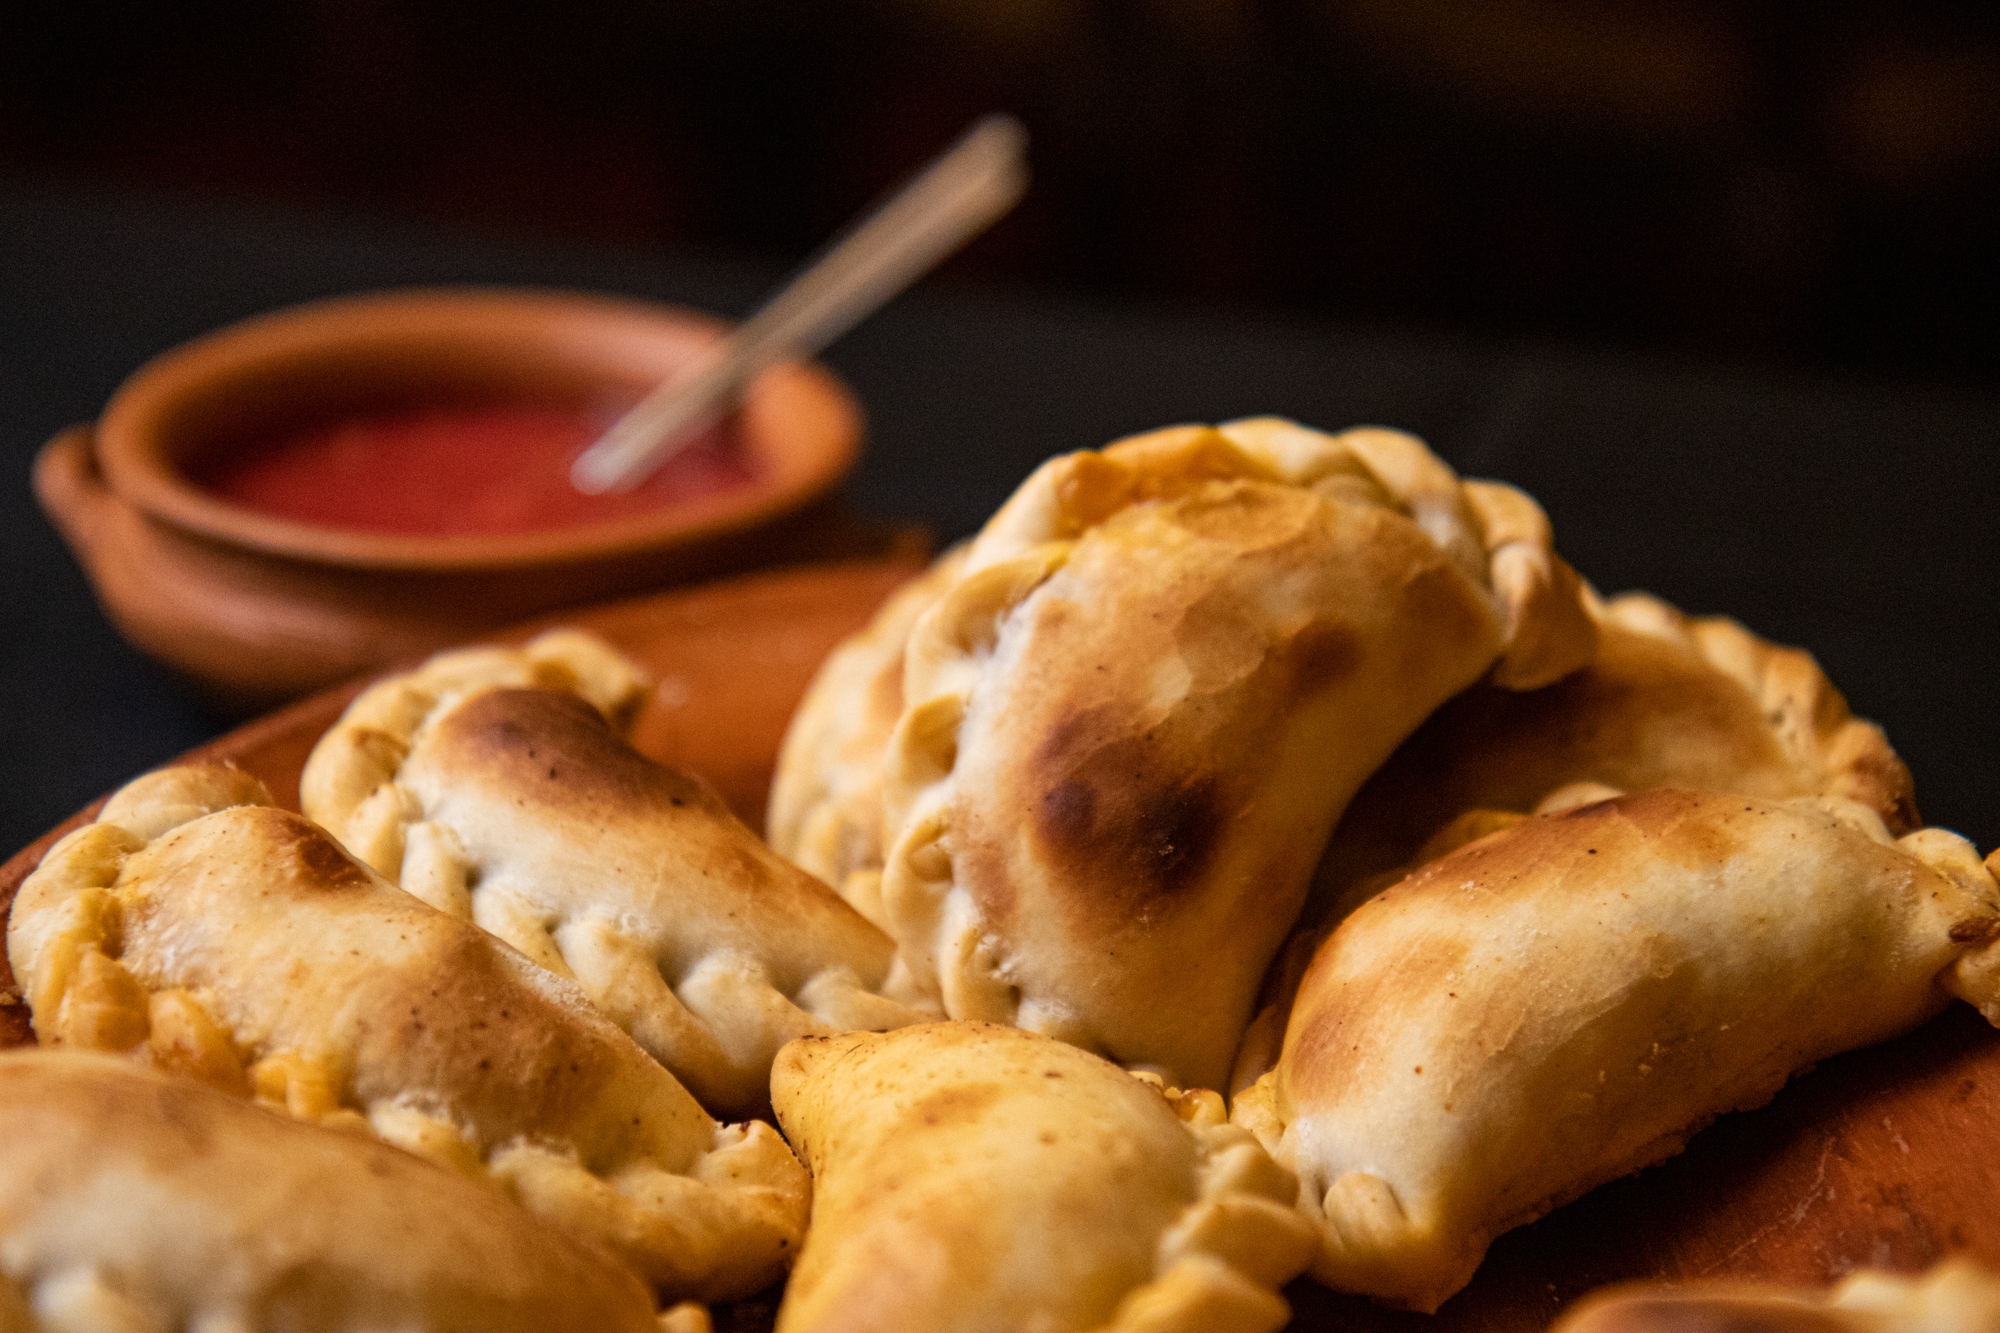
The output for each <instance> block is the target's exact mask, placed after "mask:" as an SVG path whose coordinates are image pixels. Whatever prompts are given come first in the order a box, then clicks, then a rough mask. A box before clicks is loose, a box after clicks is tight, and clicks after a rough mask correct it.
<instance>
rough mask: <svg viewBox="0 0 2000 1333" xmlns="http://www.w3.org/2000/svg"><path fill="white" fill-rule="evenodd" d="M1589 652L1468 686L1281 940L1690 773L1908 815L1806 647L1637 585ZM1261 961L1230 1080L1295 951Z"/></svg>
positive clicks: (1417, 743)
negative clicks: (1602, 801) (1568, 664)
mask: <svg viewBox="0 0 2000 1333" xmlns="http://www.w3.org/2000/svg"><path fill="white" fill-rule="evenodd" d="M1593 610H1594V612H1595V614H1596V616H1597V619H1598V624H1599V631H1600V633H1599V640H1598V643H1599V646H1598V652H1597V657H1596V659H1595V660H1594V661H1592V662H1591V664H1590V665H1589V666H1587V667H1585V668H1584V669H1582V670H1581V671H1577V672H1575V673H1573V674H1571V675H1569V676H1566V677H1564V678H1563V679H1562V680H1560V681H1557V682H1556V683H1555V684H1553V685H1548V686H1545V687H1543V688H1541V689H1539V690H1532V691H1526V692H1519V691H1513V690H1505V689H1501V688H1498V687H1496V686H1494V685H1491V684H1486V683H1482V684H1479V685H1475V686H1473V687H1472V688H1471V689H1469V690H1467V691H1465V692H1464V693H1463V694H1461V695H1459V696H1458V697H1457V698H1455V699H1452V700H1451V701H1449V702H1448V703H1446V704H1445V705H1444V706H1443V707H1442V708H1440V709H1438V710H1437V712H1436V713H1434V714H1433V715H1432V716H1431V718H1430V720H1429V721H1427V722H1425V723H1424V725H1423V726H1421V727H1419V728H1418V729H1417V731H1416V733H1415V734H1414V735H1412V736H1411V737H1410V738H1409V739H1408V740H1407V741H1405V742H1403V744H1402V745H1401V746H1399V747H1398V748H1397V750H1396V752H1395V754H1393V755H1391V756H1390V758H1389V761H1388V762H1387V763H1385V764H1383V765H1382V767H1381V768H1380V769H1379V770H1378V771H1377V772H1376V773H1375V775H1374V776H1373V777H1371V778H1369V780H1368V781H1367V783H1366V784H1364V785H1363V786H1362V788H1361V790H1360V791H1359V792H1357V793H1356V794H1355V797H1354V800H1353V802H1352V803H1351V804H1350V805H1349V806H1348V808H1347V813H1346V814H1345V815H1343V816H1342V818H1341V821H1340V823H1339V824H1338V825H1337V826H1336V827H1335V828H1334V831H1333V836H1332V837H1331V838H1330V839H1329V840H1328V842H1327V846H1326V851H1325V852H1324V853H1323V854H1322V855H1321V857H1320V860H1319V864H1318V866H1317V867H1316V868H1315V869H1314V871H1313V885H1312V891H1311V893H1310V894H1309V896H1308V899H1307V905H1306V908H1305V910H1304V911H1303V912H1302V913H1301V914H1300V920H1299V925H1298V927H1297V928H1296V932H1295V935H1296V936H1298V937H1303V939H1302V940H1301V939H1295V941H1294V943H1292V944H1288V945H1287V949H1286V952H1287V954H1291V953H1295V952H1297V951H1298V950H1299V949H1303V950H1304V951H1305V952H1306V953H1307V954H1310V951H1311V949H1312V947H1313V945H1314V944H1315V943H1316V942H1317V940H1318V939H1319V938H1320V937H1321V936H1323V935H1324V934H1325V932H1326V931H1327V930H1328V929H1331V928H1332V926H1333V925H1334V924H1336V923H1338V922H1339V920H1340V919H1341V918H1342V917H1344V916H1345V915H1346V914H1347V913H1349V912H1351V911H1353V910H1354V908H1356V907H1358V906H1359V905H1360V904H1361V903H1363V902H1365V901H1367V900H1368V898H1369V897H1370V896H1371V895H1373V894H1374V893H1375V892H1376V891H1377V890H1379V889H1381V888H1383V887H1385V886H1386V885H1387V884H1389V883H1393V882H1394V881H1395V880H1396V879H1398V878H1401V876H1402V875H1403V874H1405V873H1407V872H1408V871H1409V870H1411V869H1413V868H1415V867H1416V866H1420V865H1422V864H1424V863H1425V862H1427V861H1431V860H1435V859H1436V858H1437V857H1439V856H1443V855H1445V854H1446V853H1447V852H1450V851H1452V850H1454V849H1456V848H1458V847H1460V846H1463V845H1464V844H1465V843H1468V842H1471V841H1472V840H1473V839H1475V838H1477V837H1481V836H1483V835H1485V834H1487V833H1490V832H1493V831H1494V830H1496V829H1499V828H1504V827H1506V826H1507V825H1509V824H1512V823H1516V822H1518V821H1519V820H1520V819H1522V818H1523V817H1525V816H1526V815H1528V814H1530V813H1552V812H1554V811H1555V810H1558V809H1562V808H1566V807H1568V806H1574V805H1579V804H1583V803H1585V802H1587V801H1589V800H1595V799H1598V798H1600V797H1603V796H1610V795H1616V794H1617V793H1619V792H1624V791H1644V790H1647V789H1650V788H1653V787H1688V788H1693V789H1696V790H1700V791H1717V792H1734V793H1736V794H1738V795H1742V796H1752V797H1756V798H1757V799H1759V800H1765V801H1782V800H1789V799H1792V798H1795V797H1800V796H1834V797H1840V798H1843V799H1846V800H1852V801H1858V802H1860V803H1861V804H1863V805H1865V806H1867V807H1869V808H1870V809H1871V810H1873V811H1875V813H1876V814H1878V815H1880V816H1881V817H1882V820H1883V822H1884V824H1886V825H1887V827H1888V829H1889V831H1890V832H1891V833H1893V834H1895V835H1897V836H1898V837H1900V836H1902V835H1903V834H1906V833H1909V832H1912V831H1914V830H1915V829H1916V828H1918V827H1919V826H1920V824H1921V821H1920V820H1919V818H1918V816H1917V809H1916V800H1915V796H1914V794H1913V790H1912V785H1911V781H1910V771H1909V769H1908V768H1906V767H1904V765H1903V762H1902V760H1900V759H1898V758H1897V757H1896V752H1895V751H1894V750H1893V749H1891V748H1890V747H1889V742H1888V739H1887V738H1886V737H1885V736H1884V735H1883V734H1882V729H1881V728H1880V727H1878V726H1875V725H1874V724H1873V723H1870V722H1864V721H1861V720H1860V719H1858V718H1856V717H1854V716H1853V714H1852V713H1850V712H1849V711H1848V707H1847V702H1846V700H1844V699H1842V698H1841V696H1840V693H1839V691H1838V690H1836V689H1835V688H1834V687H1833V684H1832V682H1831V681H1829V680H1828V679H1827V678H1826V675H1825V674H1824V673H1823V672H1822V671H1821V670H1820V669H1819V666H1818V665H1817V664H1816V663H1815V662H1814V661H1813V659H1812V657H1811V656H1810V655H1809V654H1807V653H1804V652H1802V651H1800V650H1798V649H1796V648H1781V647H1779V646H1777V645H1775V644H1772V643H1768V642H1766V641H1765V640H1763V639H1760V638H1758V637H1757V636H1756V635H1754V634H1752V633H1750V632H1749V631H1748V630H1746V629H1744V628H1743V627H1742V626H1741V625H1739V624H1737V623H1736V622H1735V621H1733V620H1729V619H1726V618H1723V617H1720V616H1714V617H1701V618H1697V617H1691V616H1685V615H1682V614H1681V613H1680V612H1678V611H1676V610H1675V609H1674V608H1673V607H1671V606H1669V605H1667V604H1666V603H1665V602H1663V601H1661V600H1659V599H1658V598H1656V597H1651V596H1648V595H1647V594H1645V593H1626V594H1624V595H1622V596H1620V597H1616V598H1613V599H1612V600H1611V601H1610V602H1609V603H1596V602H1595V601H1594V599H1593ZM1296 964H1297V965H1296V966H1290V967H1286V966H1282V965H1274V968H1273V970H1272V971H1271V972H1270V973H1269V974H1267V975H1266V977H1265V982H1264V991H1263V995H1262V996H1261V998H1260V1000H1259V1005H1258V1014H1257V1017H1256V1019H1255V1020H1253V1022H1252V1024H1251V1027H1250V1030H1249V1031H1248V1032H1246V1033H1245V1035H1244V1040H1243V1045H1242V1047H1241V1048H1240V1049H1239V1050H1238V1052H1237V1057H1236V1068H1235V1070H1234V1072H1233V1073H1232V1074H1231V1076H1230V1088H1231V1089H1232V1090H1233V1091H1234V1090H1240V1089H1242V1088H1244V1087H1246V1086H1248V1085H1249V1084H1250V1083H1252V1082H1254V1081H1255V1080H1256V1079H1257V1078H1258V1077H1259V1076H1261V1075H1262V1074H1264V1073H1265V1072H1266V1071H1268V1070H1269V1069H1270V1068H1271V1066H1272V1064H1274V1063H1275V1062H1276V1060H1277V1057H1278V1042H1279V1039H1280V1038H1281V1037H1282V1035H1283V1033H1284V1029H1285V1018H1286V1015H1287V1014H1288V1013H1289V1012H1290V1008H1291V1000H1292V994H1293V992H1294V991H1295V990H1296V989H1297V986H1298V978H1299V975H1300V973H1301V972H1302V971H1303V965H1304V959H1303V958H1299V959H1297V960H1296Z"/></svg>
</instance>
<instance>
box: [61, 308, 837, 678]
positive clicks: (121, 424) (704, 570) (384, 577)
mask: <svg viewBox="0 0 2000 1333" xmlns="http://www.w3.org/2000/svg"><path fill="white" fill-rule="evenodd" d="M725 327H726V326H725V325H724V324H723V323H722V322H721V321H718V320H716V319H713V318H711V317H708V316H705V315H701V314H697V313H694V312H692V311H687V310H680V309H674V308H670V307H665V306H658V305H649V304H645V303H641V302H637V301H628V300H619V299H613V298H607V297H600V296H587V295H580V294H573V293H560V292H535V291H515V290H484V289H451V290H417V291H403V292H389V293H382V294H376V295H367V296H356V297H347V298H341V299H336V300H329V301H323V302H318V303H315V304H312V305H306V306H300V307H296V308H293V309H288V310H282V311H278V312H276V313H273V314H269V315H263V316H259V317H257V318H254V319H250V320H246V321H244V322H243V323H240V324H235V325H231V326H230V327H228V328H225V329H222V330H220V331H218V332H215V333H212V334H209V335H207V336H205V337H202V338H199V339H196V340H195V341H193V342H190V343H187V344H185V345H183V346H181V347H179V348H176V349H174V350H172V351H170V352H167V353H165V354H164V355H162V356H160V357H158V358H156V359H155V360H153V361H151V362H149V363H147V364H146V365H145V366H143V367H142V368H141V369H140V370H138V371H137V372H136V373H135V374H134V375H133V376H132V377H131V378H130V379H128V380H127V381H126V382H125V383H124V384H123V385H122V386H120V387H119V389H118V390H117V392H116V393H115V394H113V396H112V398H111V401H110V402H109V404H107V406H106V407H105V410H104V415H103V416H102V417H101V418H100V419H99V420H98V422H97V423H96V424H95V425H94V426H79V427H74V428H72V429H71V430H69V431H65V432H64V433H63V434H62V435H59V436H57V437H56V438H55V439H54V440H52V441H50V443H49V444H48V445H47V446H45V447H44V448H43V450H42V453H41V455H40V457H38V458H37V460H36V463H35V493H36V495H37V497H38V498H39V499H40V501H41V503H42V507H43V508H44V509H45V510H46V511H47V512H48V514H49V516H50V518H51V519H52V520H53V521H54V522H55V524H56V526H57V527H58V528H59V529H60V530H61V532H62V534H63V536H64V537H65V538H66V539H67V540H68V541H69V543H70V545H71V546H72V547H73V548H74V549H75V551H76V553H77V556H78V558H79V559H80V560H81V562H82V564H83V567H84V569H85V571H86V573H87V574H88V575H89V577H90V580H91V582H92V584H93V585H94V587H95V588H96V591H97V594H98V598H99V600H100V601H101V602H102V603H103V605H104V608H105V610H106V612H107V613H108V614H109V615H110V617H111V619H112V620H113V621H114V623H116V625H117V626H118V628H119V629H120V631H121V632H123V633H124V634H125V635H126V636H127V637H128V638H130V639H131V640H132V641H133V642H134V643H135V644H137V645H138V646H139V647H140V648H142V649H143V650H145V651H146V652H148V653H151V654H152V655H154V656H155V657H158V658H160V659H161V660H163V661H165V662H166V663H168V664H169V665H171V666H173V667H175V668H176V669H178V670H179V671H180V672H182V673H183V674H185V675H186V676H187V677H189V678H190V679H191V680H192V681H194V682H195V683H196V684H197V685H198V686H200V687H202V688H203V690H204V691H205V692H206V693H207V694H208V695H209V696H210V697H211V699H213V700H214V701H216V702H219V703H221V704H222V705H224V706H225V707H228V708H231V709H235V710H239V711H250V710H255V709H259V708H263V707H266V706H269V705H270V704H272V703H275V702H278V701H280V700H282V699H286V698H291V697H294V696H297V695H300V694H303V693H305V692H307V691H309V690H313V689H316V688H319V687H321V686H323V685H326V684H329V683H331V682H334V681H338V680H342V679H345V678H347V677H348V676H351V675H353V674H355V673H356V672H359V671H362V670H365V669H367V668H369V667H371V666H375V665H378V664H381V663H384V662H389V661H395V660H400V659H405V658H408V657H410V656H412V655H415V654H420V653H424V652H429V651H432V650H433V649H436V648H438V647H441V646H444V645H447V644H451V643H457V642H461V641H463V640H465V639H467V638H470V637H474V636H476V635H478V634H479V633H481V632H482V631H484V630H487V629H490V628H492V627H494V626H498V625H503V624H508V623H511V622H513V621H516V620H520V619H522V618H524V617H526V616H531V615H536V614H539V613H542V612H545V611H549V610H551V609H554V608H558V607H563V606H568V605H572V604H577V603H582V602H588V601H596V600H601V599H603V598H607V597H612V596H618V595H622V594H627V593H631V592H636V591H641V590H645V589H650V588H656V587H661V586H665V585H668V584H674V583H683V582H688V581H691V580H694V579H697V578H703V577H708V576H711V575H715V574H720V573H725V572H731V571H735V570H740V569H745V568H749V567H751V566H753V565H762V564H776V563H784V562H788V561H791V560H796V559H804V558H808V557H812V556H818V555H824V554H828V553H835V554H838V553H842V551H843V548H845V549H853V548H854V547H856V546H857V544H859V545H865V544H866V543H865V541H863V540H861V539H860V538H857V536H856V530H855V529H854V527H853V526H852V525H851V524H848V523H846V522H845V521H844V520H842V519H841V518H840V517H839V514H838V510H837V508H836V507H835V506H834V504H833V502H832V501H831V499H830V492H831V491H832V489H833V488H834V486H835V485H836V484H837V483H838V482H839V480H840V479H841V477H842V476H843V475H844V474H845V473H846V472H847V470H848V469H849V468H850V467H852V466H853V464H854V461H855V459H856V457H857V454H858V452H859V447H860V439H861V414H860V411H859V409H858V408H857V407H856V405H855V403H854V400H853V398H852V397H851V396H850V395H849V394H848V392H847V391H846V390H845V389H844V388H843V387H842V386H841V385H840V383H839V382H838V381H837V380H835V379H834V377H833V376H832V375H830V374H829V373H827V372H826V371H825V370H824V369H821V368H819V367H817V366H781V367H778V368H775V369H772V370H770V371H767V372H766V373H765V374H764V375H762V376H761V377H760V378H759V379H758V380H757V381H756V383H755V384H754V385H753V386H752V387H751V389H750V391H749V392H748V393H747V394H746V396H745V400H744V402H743V405H742V407H741V408H740V410H739V412H738V414H737V417H736V420H735V423H734V424H735V428H736V429H735V434H736V439H737V441H738V446H737V447H738V448H739V449H740V450H741V451H742V457H743V462H744V463H745V464H746V467H747V470H748V471H749V472H750V474H751V480H749V481H748V482H747V483H745V484H739V485H736V486H733V487H729V488H726V489H723V490H720V491H717V492H714V493H711V494H707V495H703V496H699V497H697V498H693V499H689V500H686V501H683V502H679V503H675V504H671V505H667V506H665V507H662V508H658V509H652V510H648V511H646V512H643V513H640V514H637V515H635V516H630V517H624V518H618V519H610V520H605V521H600V522H595V523H592V524H589V525H586V526H577V527H567V528H560V529H556V530H553V531H542V532H526V533H508V534H503V535H492V536H487V535H478V536H429V535H418V536H409V535H401V534H393V533H383V532H371V531H359V530H353V529H342V528H334V527H324V526H315V525H312V524H309V523H302V522H296V521H292V520H290V519H286V518H281V517H276V516H274V515H272V514H268V513H263V512H259V511H257V510H254V509H250V508H246V507H243V506H240V505H237V504H234V503H231V502H230V501H228V500H225V499H222V498H220V497H219V496H218V495H216V494H214V493H211V492H210V491H208V490H205V489H203V488H202V487H200V486H197V485H196V484H195V483H194V482H193V481H191V480H190V474H191V471H193V470H194V469H196V468H197V467H199V466H212V465H213V463H214V462H215V460H216V459H217V458H218V457H226V456H227V455H228V453H229V451H232V450H238V449H242V448H245V447H247V446H249V445H251V444H255V443H258V442H260V441H267V440H270V439H272V438H283V437H284V436H285V434H287V433H296V432H298V431H299V430H301V429H306V428H310V427H312V426H314V425H323V424H331V423H334V422H338V421H342V420H346V419H348V418H351V417H354V416H357V415H365V414H367V413H369V412H382V411H389V410H397V409H404V408H409V407H416V406H447V407H448V406H452V405H458V404H474V403H480V402H491V401H501V400H504V401H508V402H518V403H551V404H554V403H564V404H574V403H580V402H591V403H596V404H617V405H622V404H625V403H630V402H632V401H636V399H637V398H638V397H639V396H641V395H642V394H643V393H644V392H645V391H646V390H647V389H649V388H651V387H652V386H653V385H655V384H657V383H658V382H659V381H660V380H661V379H663V378H664V377H665V376H666V375H667V374H668V373H669V372H671V371H672V370H674V369H675V368H676V367H678V366H679V365H681V364H683V363H684V362H685V361H687V359H688V358H689V357H691V356H692V355H694V353H695V352H696V351H697V350H698V349H700V348H701V347H702V346H704V345H705V344H707V343H709V342H711V341H713V340H714V339H716V338H718V337H719V336H721V334H722V332H723V331H724V329H725ZM440 502H441V503H448V499H446V498H443V497H441V499H440Z"/></svg>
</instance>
